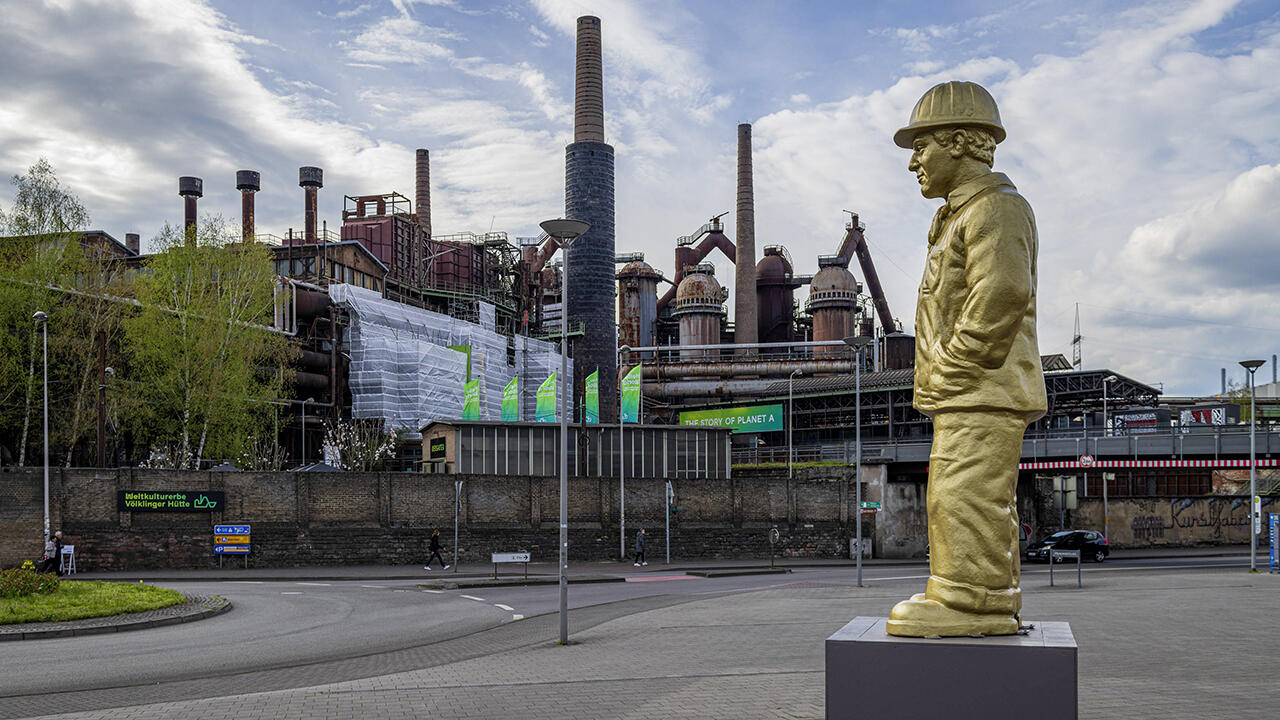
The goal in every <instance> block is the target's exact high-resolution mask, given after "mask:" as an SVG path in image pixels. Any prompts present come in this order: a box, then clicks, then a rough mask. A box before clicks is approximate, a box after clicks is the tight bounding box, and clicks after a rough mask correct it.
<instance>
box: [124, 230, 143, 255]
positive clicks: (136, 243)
mask: <svg viewBox="0 0 1280 720" xmlns="http://www.w3.org/2000/svg"><path fill="white" fill-rule="evenodd" d="M124 246H125V247H127V248H129V251H130V252H132V253H133V254H134V255H141V254H142V237H141V236H139V235H138V233H125V234H124Z"/></svg>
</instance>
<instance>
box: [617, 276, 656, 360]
mask: <svg viewBox="0 0 1280 720" xmlns="http://www.w3.org/2000/svg"><path fill="white" fill-rule="evenodd" d="M660 280H662V273H660V272H658V271H657V270H654V269H653V267H652V266H650V265H649V263H647V262H645V261H644V259H643V257H642V258H641V259H638V260H632V261H631V262H629V263H627V264H626V265H625V266H623V268H622V269H621V270H619V271H618V342H619V344H621V345H628V346H631V347H639V346H642V345H653V344H654V343H656V342H657V334H656V330H657V322H658V282H659V281H660Z"/></svg>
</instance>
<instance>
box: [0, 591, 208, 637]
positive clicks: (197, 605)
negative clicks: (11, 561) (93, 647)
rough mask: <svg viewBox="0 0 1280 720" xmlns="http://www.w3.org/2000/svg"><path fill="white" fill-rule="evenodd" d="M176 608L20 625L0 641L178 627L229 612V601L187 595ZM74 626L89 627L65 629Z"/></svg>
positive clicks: (4, 633)
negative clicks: (175, 610) (168, 612)
mask: <svg viewBox="0 0 1280 720" xmlns="http://www.w3.org/2000/svg"><path fill="white" fill-rule="evenodd" d="M177 607H178V608H181V609H182V610H181V611H180V614H177V615H170V616H167V617H159V618H143V617H136V616H140V615H147V614H149V613H155V612H159V611H157V610H144V611H143V612H140V613H127V614H124V615H108V616H105V617H97V618H86V619H84V620H67V621H63V622H50V623H29V624H28V623H23V624H22V625H21V626H17V627H22V628H23V629H22V631H21V632H16V631H15V632H4V631H3V629H0V642H6V641H10V640H43V639H46V638H62V637H79V636H83V635H102V634H105V633H114V632H128V631H130V630H147V629H149V628H157V627H164V626H166V625H181V624H183V623H189V622H196V621H197V620H205V619H207V618H211V617H214V616H217V615H221V614H222V613H225V612H227V611H228V610H230V609H231V601H230V600H227V599H226V598H223V597H218V596H216V595H215V596H212V597H204V596H199V595H188V596H187V602H185V603H183V604H182V605H178V606H177ZM167 609H168V608H161V609H160V611H163V610H167ZM130 618H133V619H130ZM74 623H93V624H86V625H82V626H81V627H68V626H70V625H73V624H74Z"/></svg>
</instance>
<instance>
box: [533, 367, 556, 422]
mask: <svg viewBox="0 0 1280 720" xmlns="http://www.w3.org/2000/svg"><path fill="white" fill-rule="evenodd" d="M533 419H534V421H535V422H555V421H556V374H555V373H554V372H553V373H551V376H550V377H548V378H547V379H546V380H544V381H543V382H542V384H541V385H539V386H538V404H537V408H536V409H535V411H534V415H533Z"/></svg>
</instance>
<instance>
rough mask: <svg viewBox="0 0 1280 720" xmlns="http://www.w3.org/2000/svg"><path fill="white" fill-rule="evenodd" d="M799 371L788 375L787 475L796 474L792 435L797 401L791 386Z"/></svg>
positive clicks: (793, 371)
mask: <svg viewBox="0 0 1280 720" xmlns="http://www.w3.org/2000/svg"><path fill="white" fill-rule="evenodd" d="M798 372H800V371H799V370H792V371H791V374H790V375H788V376H787V477H795V476H796V473H795V470H794V469H793V464H794V463H795V459H796V448H795V445H794V444H793V443H792V437H794V436H793V432H794V429H793V426H794V425H795V416H796V401H795V394H794V393H793V392H792V387H791V386H792V381H794V380H795V379H796V373H798Z"/></svg>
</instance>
